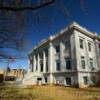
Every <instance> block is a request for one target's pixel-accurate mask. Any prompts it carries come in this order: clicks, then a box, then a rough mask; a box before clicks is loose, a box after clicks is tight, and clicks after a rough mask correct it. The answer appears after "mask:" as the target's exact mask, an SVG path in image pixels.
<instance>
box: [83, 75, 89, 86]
mask: <svg viewBox="0 0 100 100" xmlns="http://www.w3.org/2000/svg"><path fill="white" fill-rule="evenodd" d="M83 80H84V85H87V84H88V77H87V76H84V77H83Z"/></svg>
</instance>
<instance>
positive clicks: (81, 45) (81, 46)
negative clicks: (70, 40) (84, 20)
mask: <svg viewBox="0 0 100 100" xmlns="http://www.w3.org/2000/svg"><path fill="white" fill-rule="evenodd" d="M79 43H80V48H81V49H83V48H84V46H83V39H79Z"/></svg>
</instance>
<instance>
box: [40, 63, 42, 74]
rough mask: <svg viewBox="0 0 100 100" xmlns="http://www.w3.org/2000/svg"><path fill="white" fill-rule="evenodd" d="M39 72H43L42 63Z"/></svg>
mask: <svg viewBox="0 0 100 100" xmlns="http://www.w3.org/2000/svg"><path fill="white" fill-rule="evenodd" d="M40 71H41V72H43V63H41V64H40Z"/></svg>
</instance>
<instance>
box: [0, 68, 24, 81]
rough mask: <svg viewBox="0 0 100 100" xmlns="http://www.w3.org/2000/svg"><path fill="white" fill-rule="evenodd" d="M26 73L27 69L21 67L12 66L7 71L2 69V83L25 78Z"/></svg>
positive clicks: (0, 71)
mask: <svg viewBox="0 0 100 100" xmlns="http://www.w3.org/2000/svg"><path fill="white" fill-rule="evenodd" d="M8 69H9V70H8ZM24 73H25V69H21V68H19V69H18V68H17V69H10V67H9V68H7V70H6V71H4V70H0V83H2V82H4V81H16V80H23V78H24Z"/></svg>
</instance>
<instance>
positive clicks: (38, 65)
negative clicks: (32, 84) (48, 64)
mask: <svg viewBox="0 0 100 100" xmlns="http://www.w3.org/2000/svg"><path fill="white" fill-rule="evenodd" d="M37 60H38V64H37V67H38V68H37V69H38V72H40V56H39V53H38V59H37Z"/></svg>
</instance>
